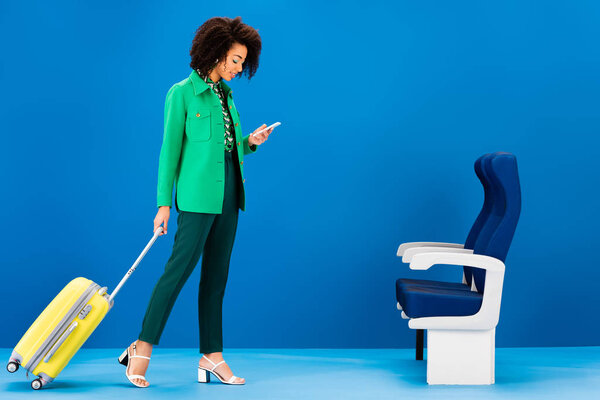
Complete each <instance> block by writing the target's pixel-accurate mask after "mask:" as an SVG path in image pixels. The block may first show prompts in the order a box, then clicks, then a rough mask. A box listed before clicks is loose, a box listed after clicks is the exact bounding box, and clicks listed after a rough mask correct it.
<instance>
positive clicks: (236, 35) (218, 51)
mask: <svg viewBox="0 0 600 400" xmlns="http://www.w3.org/2000/svg"><path fill="white" fill-rule="evenodd" d="M234 43H240V44H243V45H244V46H246V48H247V49H248V55H247V56H246V61H245V62H244V66H243V69H242V73H241V74H239V75H243V74H246V76H247V77H248V79H250V78H252V76H254V74H255V73H256V70H257V69H258V58H259V56H260V49H261V46H262V44H261V40H260V35H259V34H258V32H257V31H256V29H254V28H252V27H251V26H249V25H246V24H244V23H243V22H242V18H241V17H237V18H235V19H231V18H225V17H214V18H211V19H209V20H208V21H206V22H205V23H204V24H202V26H200V28H198V30H197V31H196V36H194V40H193V41H192V48H191V49H190V56H191V57H192V61H191V62H190V67H192V68H193V69H195V70H200V72H201V73H202V74H204V75H208V74H209V73H210V71H211V70H212V69H213V68H214V67H215V60H217V59H219V60H223V59H225V57H226V56H227V52H228V51H229V49H230V48H231V46H232V45H233V44H234ZM239 75H238V76H239Z"/></svg>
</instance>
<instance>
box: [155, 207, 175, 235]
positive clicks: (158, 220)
mask: <svg viewBox="0 0 600 400" xmlns="http://www.w3.org/2000/svg"><path fill="white" fill-rule="evenodd" d="M170 214H171V207H169V206H160V208H159V209H158V212H157V213H156V217H154V230H153V231H152V232H153V233H154V232H156V230H157V229H158V227H159V226H160V225H161V224H162V223H164V227H163V231H162V233H161V234H160V235H158V236H162V235H166V234H167V224H168V223H169V215H170Z"/></svg>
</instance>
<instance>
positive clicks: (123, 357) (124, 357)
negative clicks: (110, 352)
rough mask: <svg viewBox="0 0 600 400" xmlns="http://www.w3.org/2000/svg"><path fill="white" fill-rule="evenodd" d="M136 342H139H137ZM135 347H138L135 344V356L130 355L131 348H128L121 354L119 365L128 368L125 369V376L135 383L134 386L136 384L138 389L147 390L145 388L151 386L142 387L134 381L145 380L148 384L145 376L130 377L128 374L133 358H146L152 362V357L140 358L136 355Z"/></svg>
mask: <svg viewBox="0 0 600 400" xmlns="http://www.w3.org/2000/svg"><path fill="white" fill-rule="evenodd" d="M136 342H137V340H136ZM135 347H136V344H135V343H134V344H133V355H130V354H129V347H127V348H126V349H125V351H124V352H123V354H121V355H120V356H119V364H123V365H124V366H125V367H127V368H126V369H125V376H126V377H127V379H128V380H129V382H131V383H133V384H134V385H135V386H137V387H141V388H145V387H148V386H150V384H148V386H143V385H140V384H138V383H135V382H134V381H133V380H134V379H143V380H145V381H146V382H148V380H147V379H146V377H145V376H143V375H129V374H128V372H129V361H130V360H131V359H132V358H144V359H146V360H150V357H146V356H138V355H137V354H136V351H135Z"/></svg>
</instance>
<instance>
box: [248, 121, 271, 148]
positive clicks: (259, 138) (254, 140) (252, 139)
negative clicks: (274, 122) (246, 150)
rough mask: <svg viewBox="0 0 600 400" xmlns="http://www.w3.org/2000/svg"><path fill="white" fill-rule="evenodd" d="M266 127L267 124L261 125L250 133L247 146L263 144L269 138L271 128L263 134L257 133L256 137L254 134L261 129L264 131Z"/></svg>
mask: <svg viewBox="0 0 600 400" xmlns="http://www.w3.org/2000/svg"><path fill="white" fill-rule="evenodd" d="M266 127H267V124H262V125H261V126H259V127H258V128H257V129H256V130H255V131H254V132H252V133H251V134H250V136H248V144H249V145H261V144H263V143H264V142H265V141H266V140H267V139H268V138H269V135H270V134H271V132H273V128H271V129H269V130H266V131H264V132H263V133H259V134H258V135H255V134H254V133H255V132H258V131H260V130H261V129H265V128H266Z"/></svg>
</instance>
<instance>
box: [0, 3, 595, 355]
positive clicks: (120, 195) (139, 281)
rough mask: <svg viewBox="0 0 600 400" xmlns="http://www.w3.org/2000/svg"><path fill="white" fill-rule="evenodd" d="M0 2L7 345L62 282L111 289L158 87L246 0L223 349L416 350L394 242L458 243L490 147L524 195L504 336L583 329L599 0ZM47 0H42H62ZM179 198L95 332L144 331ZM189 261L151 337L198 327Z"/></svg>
mask: <svg viewBox="0 0 600 400" xmlns="http://www.w3.org/2000/svg"><path fill="white" fill-rule="evenodd" d="M46 3H47V2H31V1H29V2H16V1H11V2H6V1H2V3H1V5H0V37H1V38H2V39H0V40H1V41H2V46H1V54H0V85H1V87H2V96H1V99H0V102H1V104H0V123H1V125H0V126H1V131H2V145H1V146H0V152H1V153H0V170H1V171H2V172H1V173H2V185H1V186H0V187H1V189H0V190H1V196H0V199H1V202H2V203H1V205H2V210H3V213H2V216H3V218H2V219H3V221H2V230H1V232H2V233H1V234H0V235H1V240H0V246H1V254H2V269H3V272H4V274H3V285H2V286H3V296H2V308H1V311H2V312H1V313H0V326H2V327H3V329H2V330H0V347H13V346H14V345H15V344H16V342H17V341H18V339H19V338H20V336H21V335H22V334H23V333H24V331H25V330H26V329H27V327H28V326H29V324H30V323H31V322H32V321H33V319H34V318H35V317H36V316H37V315H38V314H39V313H40V312H41V311H42V309H43V308H44V307H45V305H46V304H47V303H48V302H49V301H50V300H51V299H52V298H53V296H54V295H55V294H56V293H57V292H58V291H59V290H60V289H61V288H62V287H63V286H64V285H65V284H66V283H67V282H68V281H69V280H70V279H72V278H74V277H76V276H80V275H81V276H85V277H88V278H90V279H93V280H95V281H97V282H99V283H100V284H102V285H107V286H109V287H110V288H113V287H114V286H115V285H116V284H117V283H118V281H119V279H120V278H121V276H122V274H123V273H125V272H126V271H127V269H128V268H129V266H130V265H131V264H132V263H133V261H134V260H135V259H136V257H137V255H138V254H139V252H140V251H141V250H142V248H143V247H144V246H145V244H146V243H147V241H148V240H149V239H150V237H151V235H152V227H153V219H154V216H155V214H156V179H157V168H158V155H159V151H160V146H161V141H162V128H163V106H164V98H165V94H166V92H167V90H168V89H169V87H170V86H171V85H172V84H174V83H175V82H178V81H180V80H182V79H184V78H186V77H187V76H188V75H189V73H190V69H189V66H188V64H189V54H188V52H189V48H190V45H191V40H192V38H193V35H194V32H195V30H196V28H197V27H198V26H199V25H201V24H202V23H203V22H204V21H205V20H206V19H208V18H210V17H212V16H229V17H235V16H238V15H240V16H242V17H243V20H244V22H246V23H248V24H250V25H251V26H253V27H255V28H257V29H258V30H259V33H260V34H261V36H262V39H263V53H262V56H261V59H260V62H261V64H260V68H259V71H258V73H257V75H256V76H255V78H254V79H253V80H252V81H250V82H248V81H247V80H246V79H245V78H244V80H238V79H236V80H235V81H233V82H232V84H231V86H232V87H233V89H234V91H235V101H236V105H237V106H238V108H239V110H240V113H241V117H242V125H243V129H244V131H245V132H246V133H249V132H251V131H252V130H253V129H255V128H256V127H258V126H259V125H260V124H262V123H263V122H264V123H272V122H275V121H282V122H283V125H282V126H281V127H280V128H278V129H277V130H276V131H275V133H274V134H273V135H272V136H271V138H270V139H269V141H268V142H267V143H266V144H264V145H263V146H261V148H260V149H259V151H258V152H257V153H256V154H254V155H252V156H249V157H248V158H247V164H246V166H247V168H246V174H247V182H246V185H247V191H248V197H247V210H248V211H247V212H245V213H242V214H241V218H240V223H239V229H238V234H237V239H236V244H235V247H234V253H233V257H232V261H231V273H230V279H229V283H228V288H227V292H226V296H225V307H224V332H225V346H226V347H323V348H326V347H411V346H413V345H414V332H413V331H411V330H409V329H408V328H407V324H406V321H404V320H401V318H400V313H399V312H398V311H397V310H396V300H395V292H394V281H395V279H396V278H398V277H407V276H428V277H430V276H431V277H434V278H438V279H455V280H459V279H460V270H459V269H457V268H456V267H436V268H435V269H434V270H431V271H429V272H423V273H417V272H415V271H410V270H409V269H408V266H407V265H405V264H402V263H401V261H400V259H398V258H397V257H396V256H395V253H396V248H397V246H398V245H399V244H400V243H402V242H406V241H415V240H432V241H450V242H463V241H464V238H465V237H466V235H467V232H468V229H469V227H470V225H471V223H472V222H473V220H474V219H475V217H476V215H477V213H478V212H479V209H480V207H481V203H482V199H483V192H482V189H481V186H480V184H479V182H478V180H477V178H476V176H475V174H474V172H473V162H474V160H475V159H476V158H477V157H478V156H479V155H481V154H483V153H485V152H491V151H499V150H502V151H509V152H513V153H515V154H516V155H517V158H518V162H519V168H520V175H521V183H522V191H523V212H522V215H521V220H520V223H519V226H518V228H517V232H516V236H515V238H514V242H513V245H512V248H511V250H510V252H509V255H508V259H507V273H506V278H505V286H504V295H503V300H502V310H501V316H500V324H499V326H498V329H497V345H498V346H570V345H598V344H600V337H599V336H598V334H597V330H598V328H599V326H600V321H599V319H598V317H597V308H598V306H599V305H600V304H599V301H598V298H597V285H598V281H599V279H600V269H599V268H598V262H597V259H596V257H595V256H597V241H598V235H597V233H596V232H597V227H598V224H599V222H600V220H599V217H598V205H597V197H598V183H599V180H598V170H599V162H598V150H597V148H598V145H599V144H600V140H599V139H598V132H599V128H600V97H599V89H600V73H599V71H600V51H599V47H598V42H597V40H598V37H600V24H598V21H599V16H600V7H599V5H598V3H597V2H593V1H577V2H560V1H546V2H536V1H522V0H519V1H503V2H500V3H499V2H482V1H454V2H448V1H418V2H415V1H387V2H381V1H369V2H349V1H343V2H342V1H335V2H323V1H318V2H316V1H303V2H293V3H292V2H290V3H289V4H286V2H279V1H252V2H234V1H229V2H219V3H216V2H212V3H214V4H208V3H205V2H199V1H196V2H191V1H190V2H184V1H171V2H168V4H167V2H148V1H144V2H137V3H131V4H125V3H126V2H116V1H114V2H106V1H103V2H69V3H62V4H58V3H57V4H52V5H50V4H46ZM53 3H54V2H53ZM176 217H177V213H176V211H175V210H172V213H171V221H170V226H169V233H168V235H167V236H165V237H161V238H159V240H158V242H157V243H156V244H155V247H153V248H152V250H151V252H150V253H149V254H148V256H147V257H146V258H145V259H144V261H143V263H142V264H141V265H140V267H139V269H138V270H137V271H136V273H135V274H134V275H133V276H132V278H131V279H130V280H129V281H128V283H127V285H126V286H125V288H124V289H123V291H122V292H121V293H120V294H119V296H118V297H117V298H116V304H115V307H114V309H113V310H112V311H111V313H110V314H109V315H108V317H107V319H106V320H105V321H104V322H103V323H102V325H101V326H100V327H99V328H98V330H97V331H96V333H95V334H94V335H93V336H92V337H91V338H90V340H89V342H88V343H87V346H90V347H108V346H110V347H112V346H125V345H127V344H128V343H130V342H131V341H132V340H133V339H135V338H136V337H137V334H138V332H139V329H140V325H141V321H142V317H143V314H144V311H145V308H146V304H147V302H148V300H149V296H150V293H151V291H152V288H153V285H154V283H155V282H156V280H157V279H158V277H159V276H160V274H161V271H162V269H163V268H164V265H165V263H166V261H167V259H168V258H169V256H170V251H171V248H172V244H173V237H174V234H175V231H176V229H175V228H176V219H177V218H176ZM198 281H199V268H197V269H196V271H195V272H194V274H193V275H192V276H191V278H190V279H189V281H188V282H187V284H186V286H185V287H184V290H183V291H182V293H181V295H180V297H179V299H178V300H177V303H176V305H175V308H174V310H173V313H172V314H171V318H170V320H169V322H168V324H167V327H166V330H165V332H164V335H163V338H162V341H161V345H162V346H168V347H195V346H197V344H198V328H197V324H198V322H197V317H196V312H197V304H196V303H197V300H196V296H197V290H198V289H197V285H198Z"/></svg>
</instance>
